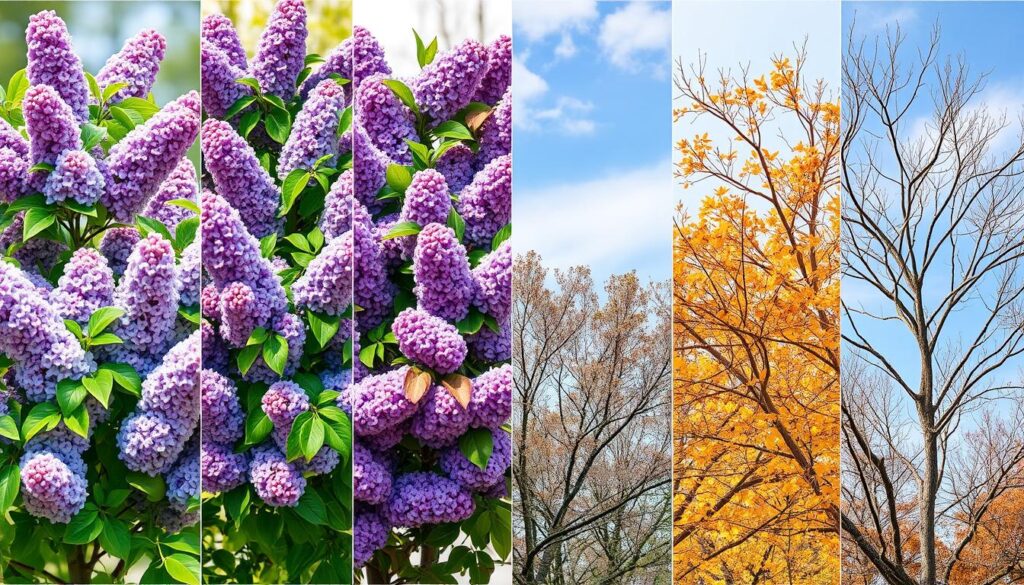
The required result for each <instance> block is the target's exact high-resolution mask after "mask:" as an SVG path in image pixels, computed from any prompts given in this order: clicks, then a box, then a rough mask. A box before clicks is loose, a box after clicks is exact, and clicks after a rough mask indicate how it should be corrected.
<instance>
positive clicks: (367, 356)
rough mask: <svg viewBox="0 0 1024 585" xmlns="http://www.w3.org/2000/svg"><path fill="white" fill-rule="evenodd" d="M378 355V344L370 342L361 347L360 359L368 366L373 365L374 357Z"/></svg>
mask: <svg viewBox="0 0 1024 585" xmlns="http://www.w3.org/2000/svg"><path fill="white" fill-rule="evenodd" d="M376 356H377V344H376V343H373V344H369V345H367V346H366V347H361V348H359V361H361V362H362V363H363V365H364V366H366V367H368V368H372V367H373V362H374V358H375V357H376Z"/></svg>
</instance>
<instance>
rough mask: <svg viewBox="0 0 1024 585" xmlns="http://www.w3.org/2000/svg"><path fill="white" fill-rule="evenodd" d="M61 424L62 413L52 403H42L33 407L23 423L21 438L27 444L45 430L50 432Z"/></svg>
mask: <svg viewBox="0 0 1024 585" xmlns="http://www.w3.org/2000/svg"><path fill="white" fill-rule="evenodd" d="M59 422H60V411H59V410H58V409H57V405H56V404H54V403H52V402H40V403H39V404H36V405H35V406H33V407H32V410H31V411H29V413H28V416H26V417H25V420H24V421H22V423H21V437H22V439H23V440H25V441H26V442H27V441H28V440H29V439H31V438H32V437H34V436H36V435H37V434H39V433H40V432H42V431H44V430H50V429H52V428H54V427H56V426H57V423H59Z"/></svg>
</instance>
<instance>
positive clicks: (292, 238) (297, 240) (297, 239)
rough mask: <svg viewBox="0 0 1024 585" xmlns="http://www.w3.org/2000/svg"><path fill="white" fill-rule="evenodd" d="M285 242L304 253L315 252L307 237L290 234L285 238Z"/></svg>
mask: <svg viewBox="0 0 1024 585" xmlns="http://www.w3.org/2000/svg"><path fill="white" fill-rule="evenodd" d="M284 239H285V241H286V242H288V243H289V244H291V245H293V246H295V247H296V248H298V249H299V250H302V251H303V252H310V253H312V252H313V247H312V246H311V245H310V244H309V242H308V241H306V236H304V235H302V234H288V235H287V236H285V237H284Z"/></svg>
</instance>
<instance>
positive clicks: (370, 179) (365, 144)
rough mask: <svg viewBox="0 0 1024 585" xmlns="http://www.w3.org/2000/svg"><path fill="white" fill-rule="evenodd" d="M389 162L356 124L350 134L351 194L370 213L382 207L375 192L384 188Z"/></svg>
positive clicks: (358, 124)
mask: <svg viewBox="0 0 1024 585" xmlns="http://www.w3.org/2000/svg"><path fill="white" fill-rule="evenodd" d="M389 164H391V160H390V159H389V158H388V156H387V155H386V154H384V153H383V152H381V151H380V149H379V148H377V147H376V146H374V144H373V141H372V140H371V139H370V137H369V135H368V134H367V133H366V130H364V129H363V127H362V124H361V123H356V125H355V129H354V131H353V132H352V168H353V169H355V177H354V183H353V192H354V193H355V198H356V200H357V201H359V202H360V203H362V204H363V205H364V206H365V207H366V209H367V210H368V211H370V212H372V213H377V212H378V211H380V210H381V208H382V207H383V206H382V205H381V203H380V201H378V200H377V192H378V191H380V189H381V187H383V186H384V181H385V177H386V173H387V168H388V165H389Z"/></svg>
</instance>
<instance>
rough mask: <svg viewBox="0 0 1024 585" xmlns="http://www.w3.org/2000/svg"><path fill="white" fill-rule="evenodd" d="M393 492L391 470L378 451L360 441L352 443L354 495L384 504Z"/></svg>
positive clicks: (357, 497)
mask: <svg viewBox="0 0 1024 585" xmlns="http://www.w3.org/2000/svg"><path fill="white" fill-rule="evenodd" d="M389 494H391V470H390V469H388V465H387V463H386V462H385V461H384V460H383V459H382V458H381V457H380V456H379V455H377V454H376V453H374V452H373V451H371V450H369V449H367V448H366V447H364V446H363V445H361V444H359V443H358V442H357V443H355V444H353V445H352V497H353V498H355V499H356V500H358V501H360V502H366V503H367V504H374V505H376V504H383V503H384V501H385V500H387V499H388V495H389Z"/></svg>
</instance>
